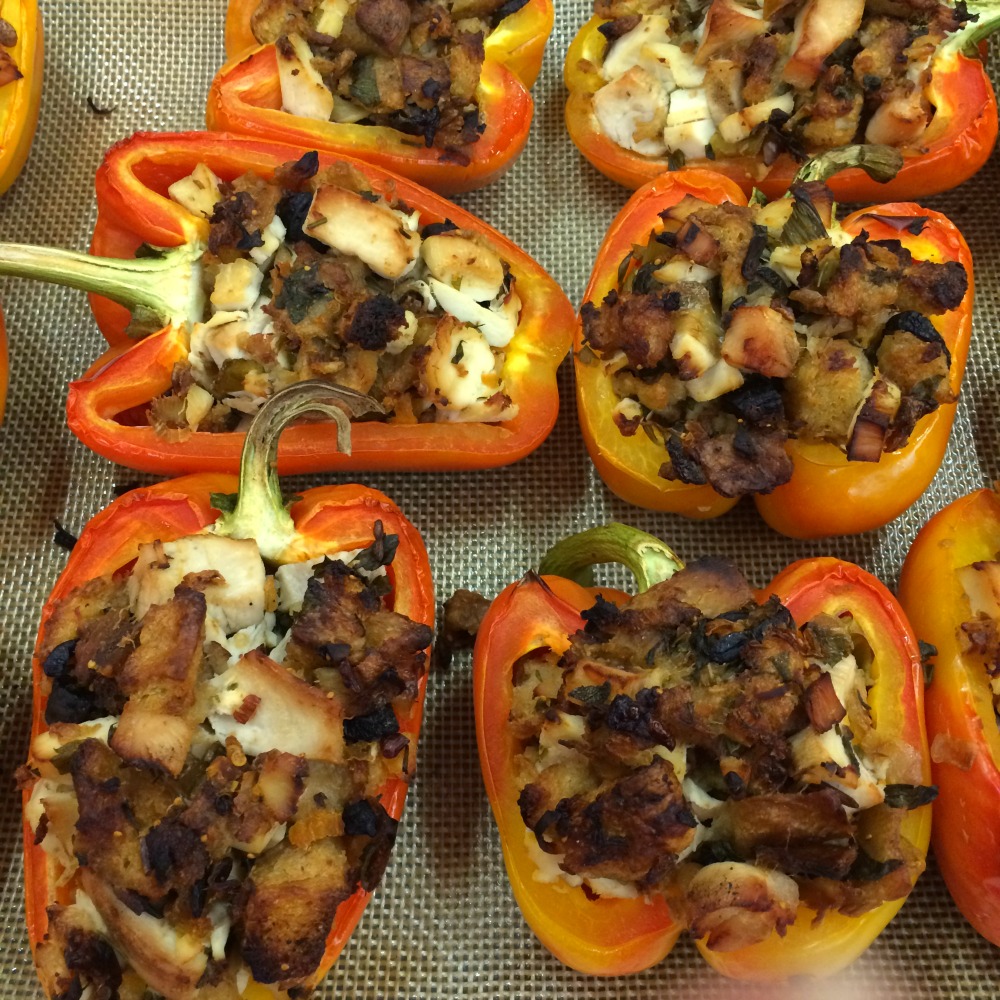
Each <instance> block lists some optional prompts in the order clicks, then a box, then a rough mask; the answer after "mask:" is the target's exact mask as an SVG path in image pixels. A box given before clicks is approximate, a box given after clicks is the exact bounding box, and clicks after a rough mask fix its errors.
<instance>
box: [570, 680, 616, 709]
mask: <svg viewBox="0 0 1000 1000" xmlns="http://www.w3.org/2000/svg"><path fill="white" fill-rule="evenodd" d="M569 696H570V697H571V698H572V699H573V700H574V701H578V702H580V704H581V705H590V706H591V707H594V708H596V707H597V706H598V705H606V704H607V702H608V698H610V697H611V682H610V681H605V682H604V683H603V684H601V685H597V684H590V685H586V686H584V687H578V688H574V689H573V690H572V691H570V693H569Z"/></svg>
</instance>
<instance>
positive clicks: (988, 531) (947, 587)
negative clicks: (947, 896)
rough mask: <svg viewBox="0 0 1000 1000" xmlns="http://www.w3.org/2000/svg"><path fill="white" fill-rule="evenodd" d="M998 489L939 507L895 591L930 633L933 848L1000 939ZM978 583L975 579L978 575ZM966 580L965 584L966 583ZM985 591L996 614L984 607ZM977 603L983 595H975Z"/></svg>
mask: <svg viewBox="0 0 1000 1000" xmlns="http://www.w3.org/2000/svg"><path fill="white" fill-rule="evenodd" d="M998 553H1000V497H998V495H997V492H996V490H995V489H985V490H977V491H976V492H975V493H971V494H970V495H969V496H965V497H961V498H960V499H958V500H955V501H954V502H953V503H950V504H948V506H947V507H945V508H944V509H943V510H941V511H939V512H938V513H937V514H935V515H934V517H932V518H931V519H930V521H928V522H927V524H926V525H925V526H924V527H923V528H922V529H921V531H920V533H919V534H918V535H917V537H916V539H915V540H914V542H913V545H912V546H911V548H910V551H909V554H908V555H907V557H906V561H905V562H904V563H903V570H902V573H901V575H900V578H899V599H900V601H901V602H902V604H903V607H904V608H905V609H906V613H907V615H908V617H909V619H910V621H911V622H912V623H913V628H914V630H915V631H916V633H917V635H918V636H920V638H921V639H922V640H924V641H926V642H928V643H931V644H932V645H933V647H934V650H935V652H932V653H931V654H930V655H931V663H932V666H933V676H932V679H931V683H930V685H929V687H928V688H927V730H928V737H929V738H930V740H931V761H932V765H931V766H932V769H933V772H934V783H935V784H936V785H937V786H938V789H939V794H938V798H937V800H936V801H935V803H934V833H933V840H934V857H935V858H936V859H937V863H938V867H939V868H940V869H941V874H942V875H943V876H944V880H945V882H946V883H947V885H948V889H949V891H950V892H951V895H952V897H953V898H954V900H955V902H956V904H957V905H958V908H959V909H960V910H961V911H962V913H963V914H964V916H965V918H966V919H967V920H968V921H969V923H971V924H972V926H973V927H975V929H976V930H977V931H978V932H979V933H980V934H982V935H983V937H985V938H986V939H987V940H988V941H991V942H992V943H993V944H995V945H1000V828H998V825H997V822H996V817H997V815H998V813H1000V731H998V729H997V716H996V711H995V708H994V704H995V695H994V693H993V690H992V689H991V678H993V677H995V676H996V670H997V662H996V659H995V657H996V650H997V647H996V644H995V637H996V631H995V624H994V625H993V626H992V629H991V626H990V624H989V622H990V621H993V622H994V623H995V621H996V592H995V591H994V590H993V587H995V586H996V584H995V583H993V585H992V586H991V585H990V583H991V581H995V580H996V579H997V576H996V571H997V563H996V559H997V554H998ZM980 577H981V578H982V581H983V582H982V584H980V585H979V586H977V585H976V584H975V582H974V581H975V580H976V578H980ZM967 582H968V583H969V587H968V589H967V588H966V583H967ZM976 594H983V595H985V596H986V598H987V600H986V602H985V607H986V608H989V606H990V605H989V595H991V594H992V595H993V597H992V600H993V611H992V616H991V615H990V613H989V612H987V611H983V614H982V615H981V616H979V617H978V621H977V614H976V612H977V610H978V608H977V607H974V606H973V603H972V597H973V595H976ZM977 603H980V602H977ZM977 626H983V627H985V629H986V632H985V633H978V634H979V635H980V639H979V642H980V645H983V640H982V635H985V636H986V637H987V639H988V637H989V635H990V634H992V635H993V639H994V645H993V647H992V649H993V657H992V658H991V657H990V656H989V655H987V653H986V649H983V648H980V649H977V648H976V644H977ZM987 648H988V644H987Z"/></svg>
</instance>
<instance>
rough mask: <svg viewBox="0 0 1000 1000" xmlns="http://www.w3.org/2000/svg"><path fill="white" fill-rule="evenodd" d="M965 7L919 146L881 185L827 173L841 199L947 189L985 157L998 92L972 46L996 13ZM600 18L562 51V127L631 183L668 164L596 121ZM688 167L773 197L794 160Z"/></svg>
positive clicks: (945, 51)
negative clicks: (623, 142)
mask: <svg viewBox="0 0 1000 1000" xmlns="http://www.w3.org/2000/svg"><path fill="white" fill-rule="evenodd" d="M968 6H969V10H970V11H973V12H976V11H981V12H982V13H981V15H980V20H979V21H978V22H974V23H972V24H970V25H969V26H968V27H967V28H966V29H965V31H962V32H957V33H956V34H954V35H952V36H950V38H949V39H947V40H946V41H945V43H944V44H942V45H941V46H940V47H939V48H938V51H937V53H936V55H935V57H934V60H933V63H932V75H931V79H930V83H929V84H928V86H927V88H926V91H925V97H926V99H927V101H928V102H929V103H930V105H931V106H932V107H933V108H934V115H933V118H932V119H931V122H930V124H929V125H928V127H927V130H926V131H925V132H924V134H923V136H922V137H921V141H920V144H919V146H912V147H906V148H903V149H901V152H902V154H903V161H904V162H903V167H902V169H901V170H900V171H899V173H898V175H897V176H896V177H895V178H894V179H893V180H891V181H889V182H887V183H885V184H881V183H878V182H876V181H874V180H873V179H872V178H871V177H870V176H869V175H867V174H866V173H865V172H864V171H862V170H858V169H851V170H845V171H843V172H842V173H840V174H838V175H837V176H836V177H834V178H832V179H831V180H830V181H829V185H830V187H831V189H832V190H833V192H834V194H835V195H836V196H837V198H838V199H839V200H841V201H847V202H871V201H889V200H897V199H900V200H909V199H913V198H921V197H924V196H927V195H931V194H937V193H938V192H941V191H949V190H951V188H953V187H957V186H958V185H959V184H961V183H963V182H964V181H967V180H968V179H969V178H970V177H971V176H972V175H973V174H975V173H976V172H977V171H978V170H979V169H980V168H981V167H982V166H983V164H985V163H986V161H987V159H989V156H990V153H991V152H992V151H993V146H994V144H995V143H996V138H997V105H996V95H995V94H994V92H993V85H992V83H991V82H990V78H989V76H988V75H987V72H986V69H985V66H984V65H983V60H982V59H981V58H980V57H979V54H977V50H976V45H977V44H978V42H979V40H980V39H981V38H982V37H984V36H985V35H987V34H989V33H991V32H992V31H994V30H996V26H997V23H998V18H997V16H996V13H997V12H996V10H995V8H990V7H988V6H985V5H977V4H975V3H970V4H969V5H968ZM604 23H606V21H605V19H603V18H599V17H592V18H591V19H590V20H589V21H588V22H587V23H586V24H585V25H584V26H583V27H582V28H581V29H580V31H579V32H578V33H577V35H576V37H575V38H574V39H573V41H572V43H571V44H570V47H569V50H568V51H567V53H566V62H565V65H564V69H563V78H564V81H565V84H566V89H567V91H568V92H569V96H568V97H567V99H566V128H567V129H568V130H569V135H570V138H571V139H572V140H573V142H574V143H575V144H576V146H577V148H578V149H579V150H580V152H581V153H582V154H583V155H584V156H585V157H586V159H587V160H589V161H590V163H592V164H593V165H594V167H596V168H597V169H598V170H599V171H600V172H601V173H602V174H604V175H605V176H606V177H610V178H611V180H613V181H615V182H616V183H618V184H621V185H623V186H624V187H627V188H632V189H635V188H639V187H641V186H642V185H644V184H646V183H648V182H649V181H651V180H653V178H655V177H656V176H658V175H659V174H661V173H663V172H664V171H666V170H669V169H670V165H669V164H668V162H667V161H666V160H663V159H658V158H654V157H650V156H644V155H642V154H641V153H636V152H634V151H632V150H629V149H625V148H624V147H622V146H619V145H618V144H617V143H615V142H613V141H612V140H611V139H609V138H608V137H607V136H606V135H605V134H604V133H603V132H602V131H601V129H600V127H599V125H598V122H597V118H596V116H595V114H594V110H593V96H594V93H595V92H596V91H597V90H599V89H600V88H601V87H602V86H604V84H605V82H606V81H605V80H604V78H603V77H602V76H601V73H600V67H601V65H602V64H603V62H604V54H605V50H606V48H607V45H608V42H607V40H606V39H605V37H604V35H602V34H601V32H600V30H599V29H600V26H601V25H602V24H604ZM686 165H687V166H690V167H702V168H705V169H709V170H714V171H716V172H718V173H721V174H724V175H725V176H727V177H729V178H730V179H731V180H733V181H734V182H735V183H736V184H738V185H739V186H740V187H741V188H742V189H743V191H744V193H745V194H747V195H749V194H750V193H751V191H752V190H753V189H754V188H757V189H758V190H759V191H762V192H763V193H764V194H765V195H766V196H767V197H768V198H777V197H779V196H780V195H782V194H784V193H785V192H786V191H787V190H788V189H789V187H790V186H791V183H792V181H793V179H794V177H795V173H796V171H797V170H798V166H799V165H798V164H797V163H796V162H795V161H794V160H793V159H792V157H791V156H789V155H788V154H787V153H782V154H780V155H779V156H778V157H777V159H776V160H775V161H774V163H773V164H772V165H771V166H770V167H763V166H762V165H761V163H760V162H759V160H758V159H757V158H748V157H728V158H722V157H717V158H715V159H711V160H710V159H708V158H707V157H706V158H699V159H693V158H689V159H688V160H687V163H686Z"/></svg>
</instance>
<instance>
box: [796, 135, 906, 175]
mask: <svg viewBox="0 0 1000 1000" xmlns="http://www.w3.org/2000/svg"><path fill="white" fill-rule="evenodd" d="M902 166H903V154H902V153H901V152H900V151H899V150H898V149H896V148H895V147H894V146H879V145H876V144H873V143H868V144H866V145H861V146H841V147H839V148H837V149H828V150H827V151H826V152H825V153H820V154H819V155H818V156H814V157H813V158H812V159H811V160H808V161H807V162H806V163H803V164H802V166H801V168H800V169H799V172H798V173H797V174H796V175H795V179H794V180H793V181H792V184H805V183H808V182H809V181H827V180H829V179H830V178H831V177H832V176H833V175H834V174H837V173H840V171H841V170H847V169H848V168H849V167H860V168H861V169H862V170H863V171H864V172H865V173H866V174H868V176H869V177H871V179H872V180H875V181H879V182H880V183H881V184H885V183H886V182H887V181H891V180H892V179H893V177H895V176H896V174H898V173H899V170H900V167H902Z"/></svg>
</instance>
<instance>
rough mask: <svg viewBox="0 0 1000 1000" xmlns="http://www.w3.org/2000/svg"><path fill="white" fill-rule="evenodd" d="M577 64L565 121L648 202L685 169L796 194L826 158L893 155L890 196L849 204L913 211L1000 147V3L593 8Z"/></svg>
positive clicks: (874, 192)
mask: <svg viewBox="0 0 1000 1000" xmlns="http://www.w3.org/2000/svg"><path fill="white" fill-rule="evenodd" d="M594 10H595V16H594V17H593V18H592V19H591V20H590V21H589V22H588V23H587V24H586V25H585V26H584V27H583V28H582V29H581V31H580V32H579V34H578V35H577V37H576V39H575V40H574V41H573V43H572V45H571V46H570V48H569V52H568V53H567V56H566V65H565V80H566V87H567V89H568V90H569V98H568V100H567V104H566V123H567V126H568V128H569V134H570V136H571V138H572V139H573V141H574V142H575V143H576V145H577V146H578V147H579V149H580V151H581V152H582V153H583V155H584V156H585V157H586V158H587V159H588V160H590V162H591V163H592V164H593V165H594V166H595V167H596V168H597V169H598V170H600V171H601V172H602V173H604V174H606V175H607V176H608V177H610V178H612V179H613V180H615V181H617V182H618V183H620V184H624V185H626V186H627V187H631V188H637V187H639V186H640V185H642V184H644V183H646V182H647V181H649V180H651V179H652V178H653V177H655V176H657V175H658V174H659V173H661V172H662V171H664V170H666V169H668V168H676V167H678V166H683V165H684V164H687V165H690V166H700V167H711V169H713V170H717V171H719V172H721V173H724V174H726V175H727V176H728V177H730V178H731V179H732V180H734V181H735V182H736V183H737V184H739V185H740V187H742V188H743V190H744V192H745V193H746V194H749V193H750V191H751V189H752V188H754V187H756V188H759V189H760V190H762V191H764V192H765V194H767V196H768V197H776V196H777V195H779V194H782V193H783V192H785V191H786V190H787V189H788V187H789V185H790V184H791V182H792V179H793V177H794V174H795V171H796V169H797V165H798V164H799V163H801V162H802V161H803V160H805V159H806V158H807V157H810V156H815V155H817V154H820V153H822V152H823V151H825V150H828V149H832V148H836V147H840V146H846V145H851V144H855V143H876V144H886V145H890V146H893V147H895V148H897V149H898V150H899V151H900V152H901V153H902V155H903V168H902V170H900V172H899V174H898V176H897V177H896V178H895V179H894V180H892V181H891V182H890V183H889V184H888V185H887V186H886V187H885V188H884V189H883V188H880V187H879V186H878V185H877V184H875V183H874V182H873V181H872V180H871V178H869V177H868V176H866V175H865V174H864V173H863V172H862V171H860V170H849V171H846V172H845V173H843V174H841V175H840V176H838V177H836V178H834V179H833V181H832V182H831V186H832V187H833V189H834V191H835V192H836V194H837V197H838V198H840V199H842V200H844V201H875V200H888V199H890V198H893V199H895V198H906V199H909V198H917V197H920V196H923V195H928V194H933V193H935V192H938V191H945V190H948V189H950V188H953V187H955V186H956V185H958V184H960V183H962V181H964V180H966V179H967V178H969V177H971V176H972V175H973V174H974V173H975V172H976V171H977V170H978V169H979V168H980V167H981V166H982V165H983V164H984V163H985V162H986V160H987V158H988V157H989V155H990V152H991V151H992V149H993V145H994V142H995V141H996V136H997V109H996V99H995V96H994V93H993V87H992V84H991V83H990V80H989V77H988V76H987V73H986V70H985V68H984V66H983V63H982V60H981V58H980V53H979V49H978V47H977V46H978V44H979V43H980V41H981V40H982V39H983V38H984V37H985V36H987V35H988V34H990V33H991V32H992V31H994V30H995V29H996V28H997V26H998V25H1000V4H998V3H996V2H995V0H983V2H979V3H975V2H969V3H965V2H960V3H950V2H940V3H938V2H934V0H929V2H923V0H921V2H913V0H743V2H738V0H711V2H709V0H694V2H688V0H684V2H678V0H654V2H644V0H596V2H595V5H594Z"/></svg>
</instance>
